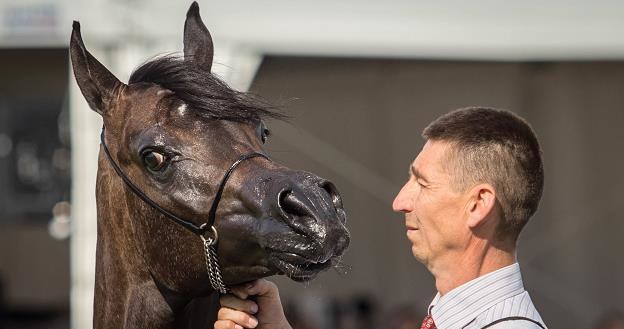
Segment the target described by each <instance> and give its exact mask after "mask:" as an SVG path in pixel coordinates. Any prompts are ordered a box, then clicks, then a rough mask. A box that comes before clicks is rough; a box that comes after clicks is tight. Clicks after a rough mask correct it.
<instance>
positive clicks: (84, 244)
mask: <svg viewBox="0 0 624 329" xmlns="http://www.w3.org/2000/svg"><path fill="white" fill-rule="evenodd" d="M189 5H190V1H177V0H176V1H170V0H169V1H165V0H158V1H154V0H151V1H147V0H84V1H78V0H74V1H71V0H57V1H52V0H0V328H54V329H56V328H74V329H78V328H90V327H91V317H92V307H93V280H94V264H95V238H96V218H95V173H96V165H97V163H96V159H97V153H98V145H99V140H98V137H99V131H100V126H101V121H100V119H99V116H98V115H97V114H95V113H94V112H92V111H91V110H90V109H89V108H88V106H87V104H86V102H85V101H84V99H83V97H82V95H81V94H80V92H79V90H78V88H77V85H76V83H75V81H74V79H73V76H72V75H71V71H70V67H69V58H68V51H67V46H68V41H69V35H70V30H71V22H72V20H80V22H81V23H82V31H83V37H84V40H85V43H86V45H87V47H88V48H89V49H90V50H91V51H92V52H93V53H94V54H95V55H96V57H98V58H99V59H100V60H101V61H102V62H103V63H104V64H105V65H106V66H107V67H108V68H109V69H110V70H111V71H112V72H114V73H115V74H116V75H117V76H118V77H119V78H120V79H122V80H127V78H128V76H129V74H130V72H131V71H132V69H133V68H134V67H136V66H137V65H138V64H140V63H141V62H143V61H144V60H146V59H148V58H150V57H152V56H153V55H156V54H158V53H163V52H171V51H179V50H181V48H182V27H183V22H184V17H185V13H186V10H187V8H188V6H189ZM200 8H201V14H202V17H203V19H204V22H205V23H206V25H207V26H208V28H209V29H210V31H211V33H212V35H213V38H214V41H215V51H216V63H217V64H215V65H214V66H213V73H215V74H217V75H219V76H220V77H221V78H223V79H224V80H225V81H227V82H228V83H229V84H230V85H231V86H233V87H234V88H236V89H239V90H248V89H249V90H251V91H253V92H254V93H257V94H259V95H261V96H263V97H264V98H265V99H267V100H269V101H271V102H273V103H275V104H278V105H279V106H281V107H282V108H283V109H284V111H285V112H286V113H287V114H288V115H290V116H291V117H292V119H291V120H290V122H289V123H283V122H271V123H270V126H271V129H272V133H273V134H272V135H273V137H272V139H271V140H270V141H269V144H268V150H269V151H270V153H271V154H272V156H273V157H274V158H275V159H276V160H278V161H281V162H283V163H285V164H287V165H289V166H291V167H294V168H298V169H305V170H309V171H312V172H315V173H317V174H319V175H321V176H324V177H326V178H329V179H331V180H332V181H333V182H334V183H336V185H337V186H338V189H339V190H340V191H341V193H342V195H343V198H344V203H345V206H346V208H347V211H348V213H349V222H348V225H349V228H350V230H351V233H352V244H351V247H350V249H349V250H348V252H347V254H346V256H345V257H344V261H343V266H342V267H341V268H340V269H339V270H336V271H333V270H332V271H329V272H326V273H323V274H322V275H320V276H319V278H318V279H317V280H315V281H313V282H310V283H306V284H297V283H293V282H290V281H288V280H287V279H285V278H276V281H277V282H278V284H279V286H280V287H281V290H282V293H283V300H284V302H285V304H286V306H287V312H288V315H289V317H290V319H291V320H292V321H293V323H295V324H296V325H295V327H296V328H299V329H351V328H353V329H356V328H362V329H364V328H387V329H399V328H417V327H418V323H419V321H420V319H421V318H422V316H423V315H424V313H425V310H426V307H427V305H428V304H429V302H430V300H431V298H432V297H433V296H434V294H435V286H434V282H433V279H432V278H431V276H430V275H429V274H428V272H427V271H426V269H425V268H424V267H422V266H421V265H420V264H418V263H417V262H416V261H415V260H414V259H413V257H412V256H411V253H410V249H409V244H408V242H407V239H406V238H405V229H404V226H403V221H402V220H401V218H402V216H401V215H397V214H394V213H392V212H391V209H390V204H391V200H392V198H393V196H394V194H395V193H396V192H397V191H398V190H399V188H400V186H401V185H402V183H403V181H404V179H405V178H406V171H407V169H406V168H407V165H408V164H409V163H410V161H412V159H413V158H414V156H415V155H416V154H417V153H418V151H419V149H420V147H421V146H422V144H423V141H422V140H421V138H420V131H421V130H422V128H423V127H424V126H426V125H427V124H428V123H429V122H430V121H432V120H433V119H435V118H436V117H437V116H439V115H441V114H443V113H445V112H448V111H449V110H453V109H456V108H459V107H464V106H469V105H485V106H494V107H500V108H506V109H509V110H512V111H514V112H516V113H518V114H520V115H522V116H524V117H525V118H527V119H528V120H529V121H530V122H531V123H532V125H533V127H534V129H535V130H536V132H537V134H538V136H539V139H540V141H541V143H542V146H543V150H544V160H545V169H546V186H545V192H544V197H543V199H542V203H541V206H540V209H539V210H538V212H537V214H536V215H535V217H534V218H533V219H532V220H531V221H530V223H529V225H528V226H527V228H526V229H525V231H524V233H523V234H522V236H521V239H520V246H519V252H518V258H519V262H520V264H521V268H522V271H523V277H524V281H525V286H526V288H527V290H528V291H529V292H530V294H531V296H532V298H533V301H534V303H535V304H536V306H537V308H538V309H539V310H540V312H541V314H542V317H543V319H544V320H545V321H546V323H547V324H548V325H549V327H551V328H587V329H590V328H601V329H607V328H612V329H613V328H624V327H622V326H623V325H624V324H622V322H621V323H620V325H621V326H620V327H616V326H609V325H607V324H604V323H605V322H608V321H607V320H606V319H608V318H609V317H613V318H617V317H618V316H619V317H620V319H622V316H621V313H620V315H617V314H618V313H617V312H621V311H623V310H624V242H623V240H622V236H623V235H624V215H622V214H623V213H624V201H622V198H623V192H624V174H623V173H622V170H623V168H624V153H623V151H624V129H623V127H624V2H621V1H605V0H602V1H563V0H557V1H536V0H524V1H501V0H488V1H450V0H446V1H435V2H433V1H431V2H425V1H414V0H412V1H407V0H405V1H362V0H360V1H355V0H348V1H344V0H343V1H330V0H316V1H305V2H304V1H286V0H270V1H269V0H266V1H252V0H250V1H225V0H219V1H216V0H215V1H200ZM601 323H602V324H601Z"/></svg>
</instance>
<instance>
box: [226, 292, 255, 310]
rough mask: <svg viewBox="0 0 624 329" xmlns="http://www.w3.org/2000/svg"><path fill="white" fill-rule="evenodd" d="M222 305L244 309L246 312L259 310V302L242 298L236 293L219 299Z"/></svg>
mask: <svg viewBox="0 0 624 329" xmlns="http://www.w3.org/2000/svg"><path fill="white" fill-rule="evenodd" d="M219 302H220V303H221V306H224V307H227V308H231V309H234V310H239V311H243V312H245V313H250V314H256V312H258V304H256V303H255V302H254V301H253V300H246V299H240V298H238V297H236V296H234V295H230V294H227V295H223V296H221V298H220V299H219Z"/></svg>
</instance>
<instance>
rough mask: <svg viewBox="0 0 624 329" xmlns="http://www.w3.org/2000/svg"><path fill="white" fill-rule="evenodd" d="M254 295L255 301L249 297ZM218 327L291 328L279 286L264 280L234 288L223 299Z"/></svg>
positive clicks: (228, 328) (216, 328)
mask: <svg viewBox="0 0 624 329" xmlns="http://www.w3.org/2000/svg"><path fill="white" fill-rule="evenodd" d="M250 296H255V300H256V301H255V302H254V301H253V300H249V299H247V298H248V297H250ZM220 302H221V309H219V313H218V314H217V322H215V325H214V327H215V329H243V328H257V329H292V327H291V326H290V324H289V323H288V321H287V320H286V316H284V309H283V308H282V302H281V301H280V297H279V291H278V290H277V286H276V285H275V284H274V283H273V282H271V281H267V280H264V279H260V280H256V281H253V282H251V283H248V284H245V285H241V286H237V287H234V288H232V294H227V295H223V296H222V297H221V299H220Z"/></svg>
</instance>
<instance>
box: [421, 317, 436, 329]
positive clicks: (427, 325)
mask: <svg viewBox="0 0 624 329" xmlns="http://www.w3.org/2000/svg"><path fill="white" fill-rule="evenodd" d="M420 329H436V325H435V323H433V318H432V317H431V315H429V314H427V316H426V317H425V319H424V320H423V322H422V324H421V325H420Z"/></svg>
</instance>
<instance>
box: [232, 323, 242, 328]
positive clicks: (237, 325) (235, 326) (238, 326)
mask: <svg viewBox="0 0 624 329" xmlns="http://www.w3.org/2000/svg"><path fill="white" fill-rule="evenodd" d="M234 329H243V327H241V326H240V325H239V324H235V325H234Z"/></svg>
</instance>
